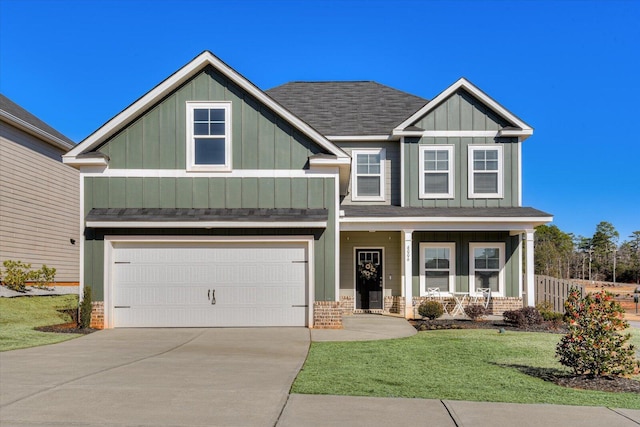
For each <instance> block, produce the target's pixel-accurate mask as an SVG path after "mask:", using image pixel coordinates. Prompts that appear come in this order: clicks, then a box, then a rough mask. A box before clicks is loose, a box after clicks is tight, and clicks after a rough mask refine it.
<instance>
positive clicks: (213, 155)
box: [187, 102, 231, 171]
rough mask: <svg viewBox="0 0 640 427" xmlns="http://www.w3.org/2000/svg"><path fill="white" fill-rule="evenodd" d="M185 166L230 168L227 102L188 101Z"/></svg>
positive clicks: (199, 168) (220, 169) (191, 169)
mask: <svg viewBox="0 0 640 427" xmlns="http://www.w3.org/2000/svg"><path fill="white" fill-rule="evenodd" d="M187 170H190V171H229V170H231V103H230V102H187Z"/></svg>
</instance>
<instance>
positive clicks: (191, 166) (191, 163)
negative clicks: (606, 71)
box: [186, 101, 231, 172]
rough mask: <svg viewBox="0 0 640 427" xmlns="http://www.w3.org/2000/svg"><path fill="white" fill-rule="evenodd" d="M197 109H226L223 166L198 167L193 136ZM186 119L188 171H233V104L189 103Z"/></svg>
mask: <svg viewBox="0 0 640 427" xmlns="http://www.w3.org/2000/svg"><path fill="white" fill-rule="evenodd" d="M196 108H217V109H224V112H225V113H224V120H225V129H224V133H225V138H224V140H225V141H224V157H225V158H224V164H223V165H197V164H196V150H195V141H194V139H195V135H194V134H193V110H194V109H196ZM186 110H187V119H186V130H187V135H186V148H187V156H186V157H187V168H186V169H187V171H189V172H228V171H231V102H209V101H207V102H203V101H187V108H186Z"/></svg>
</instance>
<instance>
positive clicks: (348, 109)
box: [266, 81, 428, 138]
mask: <svg viewBox="0 0 640 427" xmlns="http://www.w3.org/2000/svg"><path fill="white" fill-rule="evenodd" d="M266 92H267V94H268V95H269V96H271V97H273V98H274V99H275V100H276V101H278V102H279V103H281V104H282V105H284V106H285V107H286V108H288V109H289V110H291V111H292V112H293V113H294V114H296V115H297V116H299V117H300V118H302V119H303V120H304V121H306V122H307V123H309V124H310V125H311V126H313V127H314V128H315V129H317V130H318V131H319V132H320V133H322V134H323V135H326V136H327V137H328V138H331V137H335V136H364V135H376V136H379V135H387V136H388V135H390V133H391V131H392V130H393V128H394V127H395V126H396V125H397V124H398V123H400V122H401V121H402V120H404V119H405V118H406V117H408V116H409V115H411V114H413V113H414V112H415V111H416V110H418V109H419V108H420V107H422V106H424V105H425V104H426V103H427V102H428V101H427V100H426V99H424V98H420V97H419V96H415V95H411V94H409V93H406V92H402V91H399V90H397V89H394V88H391V87H389V86H385V85H382V84H380V83H376V82H372V81H333V82H291V83H286V84H284V85H281V86H277V87H275V88H272V89H269V90H267V91H266Z"/></svg>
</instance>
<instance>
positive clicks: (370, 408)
mask: <svg viewBox="0 0 640 427" xmlns="http://www.w3.org/2000/svg"><path fill="white" fill-rule="evenodd" d="M276 425H277V427H294V426H305V427H316V426H317V427H320V426H363V427H364V426H366V427H388V426H393V425H402V426H430V427H511V426H517V427H540V426H545V427H548V426H559V427H565V426H580V427H602V426H606V427H638V425H640V410H630V409H615V410H612V409H608V408H603V407H592V406H560V405H524V404H517V403H488V402H464V401H453V400H432V399H396V398H380V397H353V396H315V395H314V396H312V395H302V394H292V395H290V396H289V400H288V401H287V404H286V406H285V408H284V411H283V412H282V415H281V416H280V419H279V420H278V423H277V424H276Z"/></svg>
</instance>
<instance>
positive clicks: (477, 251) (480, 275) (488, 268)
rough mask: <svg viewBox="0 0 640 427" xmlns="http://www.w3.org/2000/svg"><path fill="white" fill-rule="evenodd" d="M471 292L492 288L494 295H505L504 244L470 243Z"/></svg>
mask: <svg viewBox="0 0 640 427" xmlns="http://www.w3.org/2000/svg"><path fill="white" fill-rule="evenodd" d="M469 252H470V255H471V256H470V259H471V265H470V266H469V271H470V278H469V292H471V293H474V292H476V290H477V289H480V288H490V289H491V293H492V294H494V293H495V294H496V295H503V289H504V274H503V270H504V260H505V253H504V252H505V244H504V243H470V244H469Z"/></svg>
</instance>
